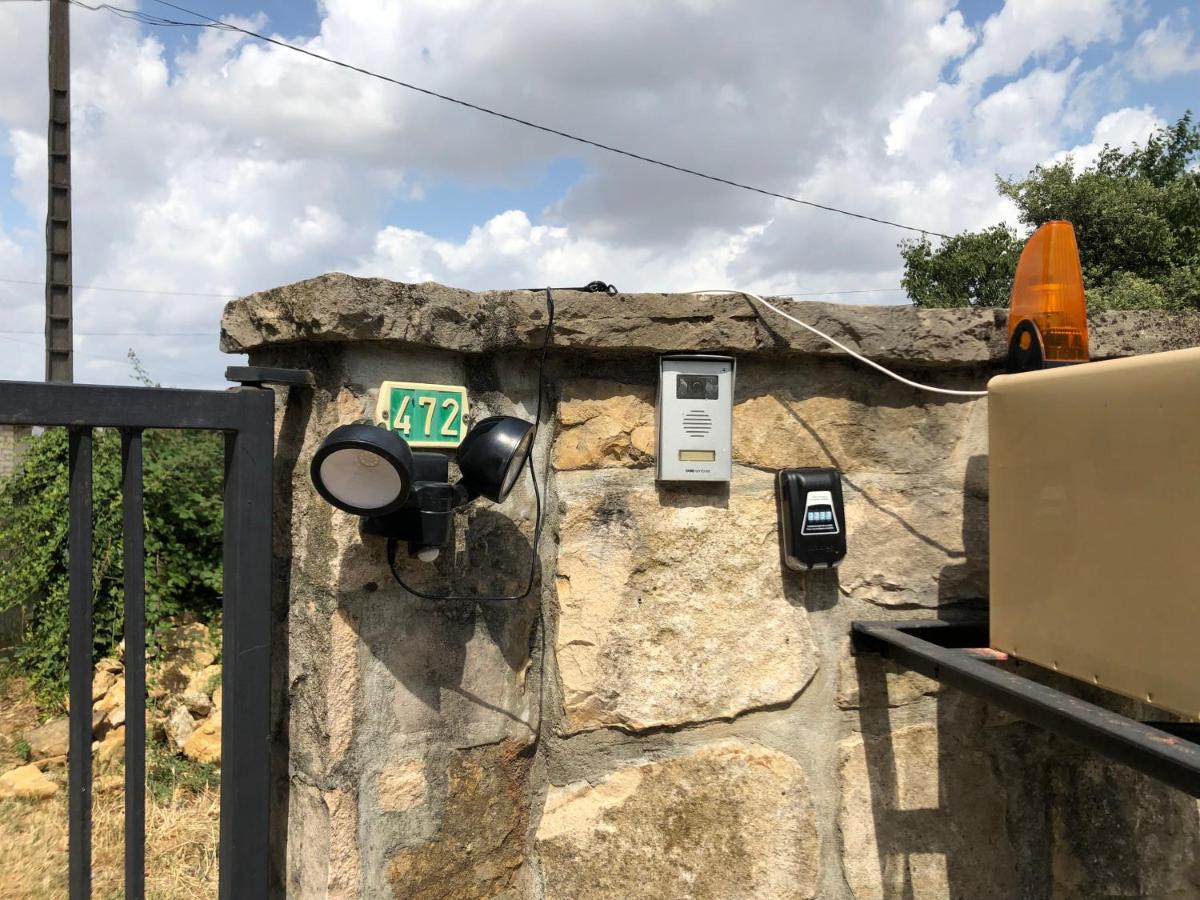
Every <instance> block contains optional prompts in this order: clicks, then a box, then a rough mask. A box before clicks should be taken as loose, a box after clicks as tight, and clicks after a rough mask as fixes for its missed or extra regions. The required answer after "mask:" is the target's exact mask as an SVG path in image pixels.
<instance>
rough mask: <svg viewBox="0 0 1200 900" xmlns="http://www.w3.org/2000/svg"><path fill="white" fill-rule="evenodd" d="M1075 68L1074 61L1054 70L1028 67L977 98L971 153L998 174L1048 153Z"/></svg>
mask: <svg viewBox="0 0 1200 900" xmlns="http://www.w3.org/2000/svg"><path fill="white" fill-rule="evenodd" d="M1077 69H1078V62H1077V61H1076V62H1073V63H1071V64H1070V65H1069V66H1067V67H1065V68H1063V69H1059V70H1058V71H1052V70H1049V69H1034V70H1033V71H1032V72H1030V73H1029V74H1028V75H1026V76H1025V77H1024V78H1021V79H1019V80H1017V81H1011V82H1009V83H1008V84H1006V85H1005V86H1004V87H1002V88H1000V89H999V90H997V91H995V92H993V93H991V94H989V95H988V96H987V97H985V98H984V99H983V100H981V101H980V102H979V104H978V105H977V106H976V107H975V109H974V112H973V115H972V120H973V121H972V125H973V131H974V134H975V146H976V152H977V153H979V154H980V155H985V156H987V157H988V158H989V159H990V160H991V161H992V166H993V168H994V169H995V170H996V171H999V172H1001V173H1003V174H1009V173H1014V172H1016V173H1020V172H1024V171H1025V170H1027V169H1028V168H1029V167H1031V166H1033V165H1035V164H1036V163H1038V162H1041V161H1042V160H1043V159H1045V158H1046V157H1047V156H1048V155H1049V154H1051V153H1053V152H1054V150H1055V149H1057V148H1058V147H1059V146H1061V141H1062V130H1063V129H1062V124H1061V119H1062V109H1063V105H1064V103H1065V102H1066V99H1067V95H1068V92H1069V90H1070V86H1071V83H1072V80H1073V78H1074V75H1075V72H1076V70H1077Z"/></svg>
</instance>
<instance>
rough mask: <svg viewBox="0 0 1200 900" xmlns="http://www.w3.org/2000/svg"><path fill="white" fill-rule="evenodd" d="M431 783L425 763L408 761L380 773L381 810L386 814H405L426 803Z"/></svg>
mask: <svg viewBox="0 0 1200 900" xmlns="http://www.w3.org/2000/svg"><path fill="white" fill-rule="evenodd" d="M428 791H429V783H428V781H427V780H426V778H425V763H424V761H423V760H420V759H406V760H405V761H404V762H402V763H399V764H398V765H395V766H388V767H387V768H386V769H384V770H383V771H382V772H380V773H379V808H380V809H382V810H383V811H384V812H403V811H404V810H406V809H412V808H413V807H414V806H419V805H420V804H422V803H424V802H425V798H426V794H427V793H428Z"/></svg>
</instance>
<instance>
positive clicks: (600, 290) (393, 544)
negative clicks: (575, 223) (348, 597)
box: [387, 281, 617, 603]
mask: <svg viewBox="0 0 1200 900" xmlns="http://www.w3.org/2000/svg"><path fill="white" fill-rule="evenodd" d="M527 290H531V291H538V290H544V291H545V292H546V317H547V321H546V333H545V336H544V337H543V338H542V349H541V354H540V358H539V361H538V396H537V406H536V408H535V412H534V417H533V437H532V438H530V441H529V455H528V456H527V457H526V462H527V463H528V465H529V480H530V482H532V484H533V500H534V507H535V510H536V512H535V519H534V526H533V552H532V555H531V557H530V560H529V579H528V581H527V582H526V584H525V590H523V591H521V593H519V594H507V595H504V596H477V595H473V594H432V593H429V592H428V591H422V590H419V589H418V588H415V587H412V586H411V585H409V584H408V583H407V582H406V581H405V580H404V579H403V578H401V577H400V572H399V570H397V568H396V550H397V549H398V545H399V541H398V540H397V539H396V538H388V542H387V560H388V568H390V569H391V570H392V578H394V579H395V580H396V583H397V584H398V585H400V587H402V588H403V589H404V590H406V591H408V593H410V594H413V595H414V596H417V597H420V598H421V599H423V600H441V601H447V600H471V601H474V602H476V603H507V602H509V601H512V600H524V599H525V598H526V597H528V596H529V593H530V591H532V590H533V585H534V584H535V583H536V581H537V565H538V554H539V552H540V550H541V546H542V522H543V509H542V493H541V490H540V488H539V487H538V479H537V470H536V469H535V468H534V464H533V452H534V449H535V448H536V446H537V436H538V431H539V429H540V428H541V425H542V401H543V399H544V398H545V396H546V354H547V351H548V350H549V349H550V341H551V340H552V339H553V337H554V290H555V289H554V288H549V287H547V288H527ZM557 290H560V291H582V292H585V293H591V294H608V295H609V296H614V295H615V294H616V293H617V289H616V287H615V286H613V285H611V284H607V283H605V282H603V281H593V282H591V283H589V284H588V285H586V286H584V287H570V288H557Z"/></svg>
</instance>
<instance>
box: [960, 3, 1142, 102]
mask: <svg viewBox="0 0 1200 900" xmlns="http://www.w3.org/2000/svg"><path fill="white" fill-rule="evenodd" d="M1127 6H1128V4H1127V3H1122V2H1120V0H1049V2H1047V0H1008V2H1006V3H1005V4H1004V7H1003V8H1002V9H1001V10H1000V11H999V12H997V13H996V14H995V15H992V16H990V17H989V18H988V20H987V21H986V22H985V23H984V25H983V29H982V36H981V38H980V41H979V45H978V46H977V47H976V48H975V50H974V51H973V52H972V53H971V55H970V56H969V57H967V59H966V60H965V61H964V62H963V64H962V66H961V68H960V76H961V78H962V79H963V80H964V81H967V82H971V83H982V82H984V81H985V80H986V79H988V78H990V77H992V76H995V75H1011V74H1013V73H1015V72H1017V71H1018V70H1020V68H1021V66H1023V65H1024V64H1025V62H1026V61H1027V60H1029V59H1039V58H1043V57H1046V56H1047V55H1049V54H1052V53H1054V52H1055V51H1058V50H1061V49H1062V48H1071V49H1074V50H1082V49H1083V48H1085V47H1088V46H1090V45H1091V44H1094V43H1097V42H1100V41H1112V40H1115V39H1116V38H1117V37H1118V36H1119V35H1120V33H1121V24H1122V16H1123V14H1124V12H1125V11H1126V7H1127Z"/></svg>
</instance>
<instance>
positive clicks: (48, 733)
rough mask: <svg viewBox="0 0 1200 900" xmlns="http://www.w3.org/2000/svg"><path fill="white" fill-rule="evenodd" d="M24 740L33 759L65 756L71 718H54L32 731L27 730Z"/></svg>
mask: <svg viewBox="0 0 1200 900" xmlns="http://www.w3.org/2000/svg"><path fill="white" fill-rule="evenodd" d="M25 742H26V743H27V744H29V750H30V755H31V756H32V758H33V759H47V758H49V757H51V756H65V755H66V752H67V749H68V748H69V747H70V744H71V720H70V719H68V718H66V717H64V718H61V719H54V720H53V721H51V722H47V723H46V724H45V725H41V726H39V727H37V728H35V729H33V730H32V731H27V732H25Z"/></svg>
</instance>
